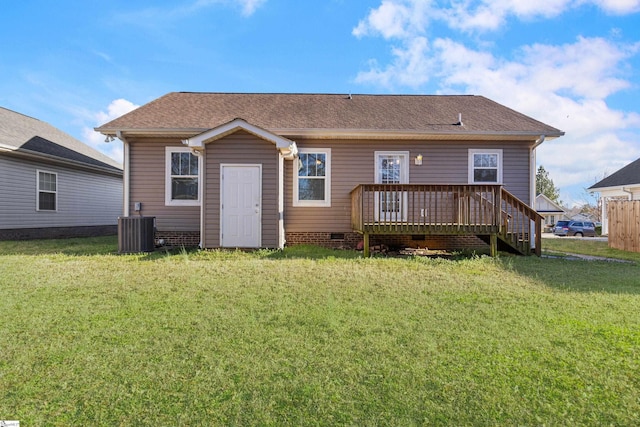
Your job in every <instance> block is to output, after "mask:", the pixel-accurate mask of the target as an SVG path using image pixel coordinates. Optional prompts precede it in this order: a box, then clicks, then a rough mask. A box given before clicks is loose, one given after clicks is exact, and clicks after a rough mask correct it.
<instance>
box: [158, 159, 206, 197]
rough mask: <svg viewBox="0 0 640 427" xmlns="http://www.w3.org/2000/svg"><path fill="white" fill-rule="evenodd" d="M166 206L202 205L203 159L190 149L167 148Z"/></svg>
mask: <svg viewBox="0 0 640 427" xmlns="http://www.w3.org/2000/svg"><path fill="white" fill-rule="evenodd" d="M165 154H166V166H165V205H167V206H198V205H200V186H199V177H200V169H201V162H202V160H201V157H200V156H196V155H195V154H193V153H192V152H191V149H190V148H188V147H166V149H165Z"/></svg>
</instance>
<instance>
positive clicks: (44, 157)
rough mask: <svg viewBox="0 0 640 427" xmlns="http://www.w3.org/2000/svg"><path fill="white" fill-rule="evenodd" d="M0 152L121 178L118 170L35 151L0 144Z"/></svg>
mask: <svg viewBox="0 0 640 427" xmlns="http://www.w3.org/2000/svg"><path fill="white" fill-rule="evenodd" d="M0 152H5V153H7V154H10V155H13V156H15V157H20V158H25V159H29V160H34V161H45V162H51V163H56V164H59V165H63V166H70V167H74V168H77V169H83V170H87V171H90V172H100V173H103V174H109V175H113V176H120V177H121V176H122V170H120V169H112V168H108V167H104V166H99V165H91V164H87V163H83V162H78V161H75V160H71V159H65V158H62V157H57V156H52V155H50V154H45V153H40V152H37V151H31V150H25V149H24V148H19V149H16V148H12V147H7V146H4V145H1V144H0Z"/></svg>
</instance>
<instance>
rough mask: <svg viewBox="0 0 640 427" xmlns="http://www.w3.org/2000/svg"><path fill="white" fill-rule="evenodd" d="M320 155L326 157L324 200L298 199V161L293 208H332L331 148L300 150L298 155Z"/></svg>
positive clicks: (295, 169)
mask: <svg viewBox="0 0 640 427" xmlns="http://www.w3.org/2000/svg"><path fill="white" fill-rule="evenodd" d="M308 153H320V154H324V155H325V156H326V159H327V160H326V163H325V165H324V170H325V177H324V200H300V199H299V198H298V196H299V194H298V178H299V177H298V167H297V164H298V163H297V159H296V160H294V163H293V165H294V166H293V206H297V207H318V208H329V207H331V148H300V149H298V154H308Z"/></svg>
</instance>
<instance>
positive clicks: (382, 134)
mask: <svg viewBox="0 0 640 427" xmlns="http://www.w3.org/2000/svg"><path fill="white" fill-rule="evenodd" d="M95 130H96V131H98V132H100V133H102V134H104V135H111V136H114V137H115V136H116V134H117V132H118V131H119V132H121V133H122V134H123V135H126V136H130V137H136V136H138V137H141V136H147V137H153V136H164V137H167V136H171V137H179V138H191V137H193V136H196V135H200V134H202V133H204V132H207V131H209V130H210V129H209V128H130V129H126V128H125V129H116V128H96V129H95ZM265 130H267V131H268V132H270V133H273V134H275V135H278V136H281V137H284V138H287V139H301V138H304V139H323V140H326V139H351V140H356V139H366V140H388V139H396V140H440V141H442V140H450V141H453V140H458V141H460V140H463V141H532V140H534V141H535V140H538V138H540V135H542V134H544V132H539V131H538V132H521V131H501V132H495V131H478V132H473V131H468V132H460V131H446V132H445V131H407V130H384V129H380V130H377V129H376V130H371V129H290V128H277V129H265ZM562 135H564V132H558V133H550V134H544V136H545V139H546V140H550V139H555V138H558V137H560V136H562Z"/></svg>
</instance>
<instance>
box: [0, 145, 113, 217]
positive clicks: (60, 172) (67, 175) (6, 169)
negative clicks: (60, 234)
mask: <svg viewBox="0 0 640 427" xmlns="http://www.w3.org/2000/svg"><path fill="white" fill-rule="evenodd" d="M38 170H40V171H42V172H54V173H56V174H57V197H56V202H57V210H56V211H37V210H36V198H37V177H38V175H37V171H38ZM120 215H122V178H121V177H117V176H112V175H103V174H99V173H92V172H89V171H85V170H80V169H73V168H67V167H63V166H60V165H52V164H48V163H44V162H37V161H31V160H24V159H20V158H15V157H9V156H0V228H1V229H19V228H46V227H74V226H78V227H79V226H98V225H115V224H117V223H118V216H120Z"/></svg>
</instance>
